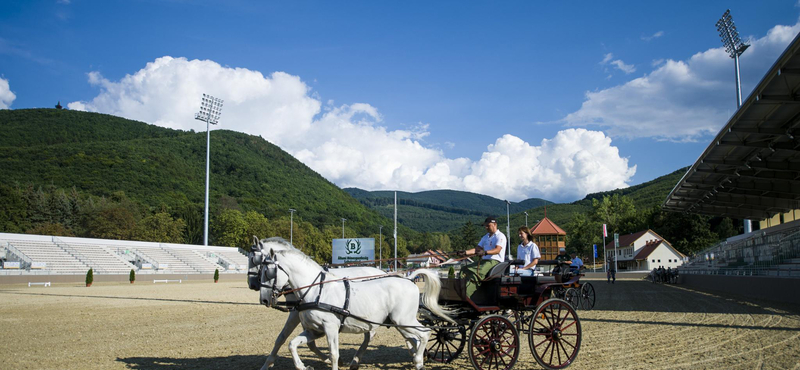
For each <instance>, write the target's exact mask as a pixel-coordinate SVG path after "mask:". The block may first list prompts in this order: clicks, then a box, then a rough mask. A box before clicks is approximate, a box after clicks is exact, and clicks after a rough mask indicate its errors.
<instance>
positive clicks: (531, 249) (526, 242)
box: [511, 226, 542, 276]
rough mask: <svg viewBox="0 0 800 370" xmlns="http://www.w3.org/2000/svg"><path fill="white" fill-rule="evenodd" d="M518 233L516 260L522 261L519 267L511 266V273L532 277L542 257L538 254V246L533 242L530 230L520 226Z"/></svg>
mask: <svg viewBox="0 0 800 370" xmlns="http://www.w3.org/2000/svg"><path fill="white" fill-rule="evenodd" d="M518 232H519V240H520V243H519V246H517V259H518V260H522V261H523V263H522V265H521V267H520V266H512V270H511V272H512V273H517V274H519V275H520V276H534V275H535V272H536V265H537V264H538V263H539V259H540V258H542V255H541V254H540V253H539V246H538V245H536V243H534V242H533V236H532V235H531V231H530V229H528V228H527V227H525V226H522V227H520V228H519V230H518Z"/></svg>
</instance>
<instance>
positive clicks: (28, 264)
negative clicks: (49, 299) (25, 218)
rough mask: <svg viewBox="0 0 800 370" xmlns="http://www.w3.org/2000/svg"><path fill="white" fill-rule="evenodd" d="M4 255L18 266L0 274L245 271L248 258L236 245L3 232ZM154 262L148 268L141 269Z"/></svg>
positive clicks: (0, 243)
mask: <svg viewBox="0 0 800 370" xmlns="http://www.w3.org/2000/svg"><path fill="white" fill-rule="evenodd" d="M0 258H3V260H4V261H8V262H19V265H18V266H19V268H17V267H14V268H10V269H3V268H2V266H0V275H19V274H23V275H25V274H32V275H47V274H86V271H88V270H89V268H92V269H93V270H94V272H95V273H96V274H108V275H114V274H116V275H122V274H128V273H129V272H130V271H131V270H134V271H136V272H137V273H146V274H211V273H214V270H216V269H219V271H220V272H224V273H244V272H246V271H247V257H246V256H245V255H244V254H242V253H240V252H239V251H238V250H237V249H236V248H229V247H216V246H200V245H187V244H167V243H155V242H138V241H123V240H107V239H90V238H75V237H62V236H58V237H55V236H43V235H27V234H10V233H0ZM144 264H150V265H151V266H148V267H146V268H140V267H142V266H143V265H144Z"/></svg>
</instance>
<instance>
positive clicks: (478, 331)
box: [469, 316, 519, 370]
mask: <svg viewBox="0 0 800 370" xmlns="http://www.w3.org/2000/svg"><path fill="white" fill-rule="evenodd" d="M518 357H519V332H517V329H516V328H515V327H514V324H512V323H511V321H508V319H506V318H505V317H502V316H488V317H485V318H483V319H481V320H480V321H478V323H477V324H475V326H474V327H473V328H472V333H471V334H470V337H469V358H470V360H471V361H472V366H474V367H475V368H476V369H478V370H507V369H511V368H512V367H514V364H515V363H516V362H517V358H518Z"/></svg>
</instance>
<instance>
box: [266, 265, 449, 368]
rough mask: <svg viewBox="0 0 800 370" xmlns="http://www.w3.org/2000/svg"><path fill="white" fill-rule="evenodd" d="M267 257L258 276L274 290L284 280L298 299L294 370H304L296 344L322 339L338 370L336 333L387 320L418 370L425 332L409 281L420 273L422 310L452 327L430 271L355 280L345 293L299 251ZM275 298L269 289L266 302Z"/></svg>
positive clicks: (367, 327) (360, 329)
mask: <svg viewBox="0 0 800 370" xmlns="http://www.w3.org/2000/svg"><path fill="white" fill-rule="evenodd" d="M268 257H269V260H266V261H265V263H264V264H263V266H264V267H262V268H265V269H266V270H265V272H264V274H263V275H264V276H266V278H267V279H270V280H271V281H272V284H271V285H272V286H273V287H282V286H283V285H284V284H285V283H286V282H287V281H288V283H289V284H290V285H291V287H292V288H293V290H295V291H296V294H297V295H298V296H299V297H300V301H301V306H300V307H299V308H298V310H299V311H300V322H301V323H302V324H303V329H304V331H303V332H302V333H300V335H299V336H297V338H295V339H293V340H292V341H291V343H290V344H289V349H290V350H291V352H292V358H293V359H294V363H295V368H297V369H298V370H307V369H308V368H306V367H305V365H304V364H303V362H302V361H300V357H299V356H298V355H297V347H298V346H299V345H301V344H304V343H307V342H310V341H313V340H316V339H317V338H320V337H322V336H326V337H327V339H328V346H329V348H330V361H331V365H332V368H333V370H338V365H339V332H342V333H369V332H371V331H374V330H376V329H377V328H378V327H379V326H380V325H381V324H382V323H385V322H387V320H388V321H390V322H392V323H393V324H394V325H396V328H397V330H398V331H399V332H400V334H401V335H403V337H404V338H405V339H406V343H407V344H408V345H409V348H411V349H412V351H413V356H414V359H413V362H414V367H415V368H416V369H417V370H420V369H423V368H424V364H423V361H424V352H425V346H426V344H427V343H428V335H429V334H430V329H428V328H425V327H423V326H422V324H420V323H419V321H417V311H418V309H419V301H420V294H419V293H420V291H419V289H418V288H417V286H416V284H415V283H414V282H413V281H412V280H411V279H414V278H415V277H417V276H419V275H422V276H424V277H425V288H424V289H423V291H422V301H423V302H424V304H425V306H426V307H427V308H428V310H430V311H431V312H432V313H433V314H434V315H436V316H439V317H441V318H442V319H444V320H447V321H449V322H452V323H455V321H453V319H451V318H450V317H449V315H448V313H447V312H446V311H445V310H444V309H443V308H442V307H440V306H439V303H438V302H437V301H438V298H439V290H440V289H441V283H440V281H439V276H438V275H437V274H436V273H435V272H432V271H430V270H417V271H415V272H414V273H412V274H411V275H410V276H409V277H408V278H402V277H398V276H388V277H385V278H377V279H373V280H366V281H354V282H351V283H349V286H350V290H349V292H348V291H347V288H346V286H347V285H348V284H347V283H345V281H343V280H341V279H338V278H331V277H329V276H327V275H324V276H323V272H324V271H323V269H322V267H321V266H319V265H318V264H317V263H316V262H314V261H313V260H311V259H310V258H308V257H307V256H306V255H304V254H302V253H300V252H299V251H296V250H282V251H279V250H274V249H272V250H271V251H270V254H269V255H268ZM321 282H326V283H324V284H319V283H321ZM348 293H349V294H348ZM279 294H280V288H273V295H271V296H270V297H269V298H268V300H269V301H270V304H274V303H275V301H276V300H277V297H278V295H279ZM348 297H349V298H348ZM303 305H306V307H305V308H307V309H304V307H303ZM331 308H332V309H331ZM334 312H335V313H334ZM365 339H368V337H367V336H366V335H365ZM364 346H365V345H364V344H362V347H364ZM356 366H357V365H356ZM351 368H352V367H351Z"/></svg>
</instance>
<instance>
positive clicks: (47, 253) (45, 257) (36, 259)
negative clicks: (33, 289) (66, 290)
mask: <svg viewBox="0 0 800 370" xmlns="http://www.w3.org/2000/svg"><path fill="white" fill-rule="evenodd" d="M8 246H9V247H10V248H8V249H9V251H12V253H13V254H15V255H17V257H19V258H20V259H22V260H23V261H25V262H28V263H30V264H31V265H35V264H36V263H45V266H44V268H42V269H41V270H43V271H48V272H50V273H53V274H85V273H86V271H88V270H89V266H87V265H86V264H84V263H83V262H81V261H80V260H78V259H77V258H75V257H74V256H73V255H71V254H70V253H69V252H67V251H65V250H64V249H62V248H61V247H59V246H58V245H57V244H56V243H53V242H52V241H50V242H47V241H32V240H11V241H8ZM28 268H29V269H30V268H31V267H30V266H28Z"/></svg>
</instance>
